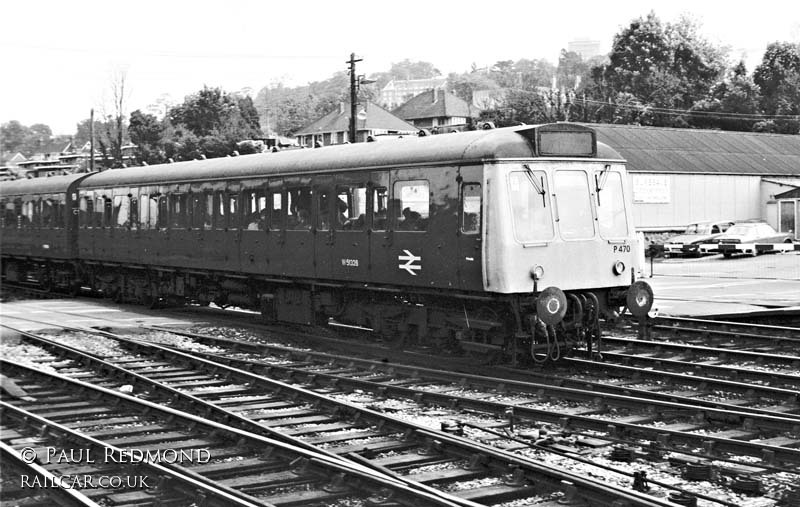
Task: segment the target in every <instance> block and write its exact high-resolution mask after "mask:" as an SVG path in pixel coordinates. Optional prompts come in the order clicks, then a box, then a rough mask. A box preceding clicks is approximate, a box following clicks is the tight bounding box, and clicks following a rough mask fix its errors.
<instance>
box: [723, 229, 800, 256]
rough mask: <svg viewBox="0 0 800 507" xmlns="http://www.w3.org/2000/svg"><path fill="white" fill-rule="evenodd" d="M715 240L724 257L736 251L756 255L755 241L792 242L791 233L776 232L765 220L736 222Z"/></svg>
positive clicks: (764, 242)
mask: <svg viewBox="0 0 800 507" xmlns="http://www.w3.org/2000/svg"><path fill="white" fill-rule="evenodd" d="M717 242H718V245H717V246H718V249H719V251H720V252H721V253H722V254H723V255H724V256H725V257H730V256H732V255H733V254H736V253H749V254H753V255H758V253H759V252H758V249H757V248H756V244H757V243H758V244H766V243H793V240H792V235H791V233H788V232H777V231H776V230H775V229H773V228H772V226H771V225H769V224H767V223H765V222H738V223H735V224H733V225H732V226H731V227H730V229H728V230H727V231H725V234H721V235H720V236H718V237H717ZM736 245H747V246H746V247H737V246H736Z"/></svg>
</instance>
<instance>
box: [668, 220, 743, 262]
mask: <svg viewBox="0 0 800 507" xmlns="http://www.w3.org/2000/svg"><path fill="white" fill-rule="evenodd" d="M732 225H733V221H732V220H721V221H718V222H694V223H691V224H689V225H688V226H687V227H686V230H685V231H683V234H680V235H678V236H673V237H671V238H668V239H667V241H665V242H664V254H665V255H666V256H670V255H679V254H683V255H698V254H701V253H706V252H701V251H700V245H701V244H710V243H716V241H717V238H718V237H719V236H720V234H722V233H723V232H725V231H726V230H728V228H729V227H730V226H732ZM709 253H710V252H709Z"/></svg>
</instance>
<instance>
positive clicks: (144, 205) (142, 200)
mask: <svg viewBox="0 0 800 507" xmlns="http://www.w3.org/2000/svg"><path fill="white" fill-rule="evenodd" d="M149 210H150V199H149V198H148V197H147V195H141V196H139V228H140V229H147V222H148V220H149V216H150V213H148V212H149Z"/></svg>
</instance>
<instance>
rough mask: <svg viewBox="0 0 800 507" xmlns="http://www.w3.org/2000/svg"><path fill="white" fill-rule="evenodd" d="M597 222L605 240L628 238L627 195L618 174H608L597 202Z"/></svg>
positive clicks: (620, 176)
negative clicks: (623, 190)
mask: <svg viewBox="0 0 800 507" xmlns="http://www.w3.org/2000/svg"><path fill="white" fill-rule="evenodd" d="M579 174H580V173H579ZM559 211H560V210H559ZM597 221H598V222H599V224H600V236H601V237H603V238H624V237H627V236H628V218H627V217H626V216H625V194H623V192H622V175H621V174H620V173H618V172H609V173H606V182H605V184H604V185H603V187H602V190H600V192H599V195H598V200H597ZM587 234H589V231H588V230H587Z"/></svg>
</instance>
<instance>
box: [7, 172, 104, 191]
mask: <svg viewBox="0 0 800 507" xmlns="http://www.w3.org/2000/svg"><path fill="white" fill-rule="evenodd" d="M88 176H89V174H86V173H83V174H67V175H66V176H50V177H47V178H30V179H23V180H11V181H4V182H2V183H1V184H0V196H9V195H31V194H55V193H59V192H66V191H67V189H68V188H69V186H70V185H72V184H73V183H75V182H77V181H79V180H80V179H81V178H86V177H88Z"/></svg>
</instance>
